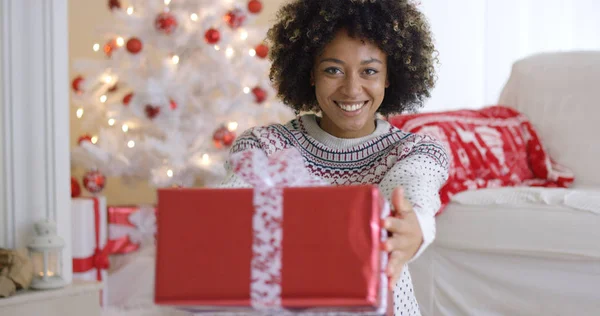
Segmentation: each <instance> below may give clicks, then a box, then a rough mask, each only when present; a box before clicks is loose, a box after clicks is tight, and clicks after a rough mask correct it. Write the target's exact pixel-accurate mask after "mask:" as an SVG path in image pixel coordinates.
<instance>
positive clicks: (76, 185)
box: [71, 177, 81, 198]
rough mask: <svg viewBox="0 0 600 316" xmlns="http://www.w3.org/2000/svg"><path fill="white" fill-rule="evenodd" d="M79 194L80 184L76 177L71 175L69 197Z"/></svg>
mask: <svg viewBox="0 0 600 316" xmlns="http://www.w3.org/2000/svg"><path fill="white" fill-rule="evenodd" d="M80 195H81V186H80V185H79V182H77V179H75V178H74V177H71V197H72V198H76V197H78V196H80Z"/></svg>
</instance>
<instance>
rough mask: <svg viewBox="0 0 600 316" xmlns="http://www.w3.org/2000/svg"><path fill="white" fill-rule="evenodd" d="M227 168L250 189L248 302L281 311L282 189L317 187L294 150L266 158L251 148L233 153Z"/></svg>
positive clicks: (261, 307)
mask: <svg viewBox="0 0 600 316" xmlns="http://www.w3.org/2000/svg"><path fill="white" fill-rule="evenodd" d="M231 165H232V167H233V170H234V172H235V173H236V174H237V176H238V177H240V178H242V179H243V180H244V181H246V182H247V183H248V184H250V185H252V186H253V187H254V196H253V204H254V215H253V218H252V229H253V240H252V253H253V254H252V262H251V274H250V276H251V281H250V300H251V304H252V307H254V308H255V309H257V310H262V311H268V310H271V311H277V310H280V308H281V240H282V237H283V188H284V187H297V186H320V185H326V183H325V182H324V181H323V180H321V179H318V178H315V177H313V176H311V174H310V173H309V172H308V170H307V169H306V168H305V166H304V159H303V158H302V156H301V154H300V153H299V152H298V151H297V150H296V149H295V148H290V149H286V150H283V151H279V152H276V153H274V154H272V155H271V156H270V157H267V156H266V154H265V153H264V152H263V151H262V150H258V149H252V150H247V151H243V152H239V153H236V154H233V155H232V156H231Z"/></svg>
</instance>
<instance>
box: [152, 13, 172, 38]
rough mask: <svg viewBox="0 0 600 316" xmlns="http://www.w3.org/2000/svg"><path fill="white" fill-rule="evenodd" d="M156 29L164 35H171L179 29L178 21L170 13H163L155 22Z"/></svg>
mask: <svg viewBox="0 0 600 316" xmlns="http://www.w3.org/2000/svg"><path fill="white" fill-rule="evenodd" d="M154 27H156V29H157V30H158V31H160V32H162V33H164V34H167V35H168V34H171V33H173V31H175V29H176V28H177V19H175V16H174V15H173V14H171V13H169V12H162V13H161V14H159V15H158V16H157V17H156V19H155V20H154Z"/></svg>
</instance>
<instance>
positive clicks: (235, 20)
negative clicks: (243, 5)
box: [223, 9, 246, 29]
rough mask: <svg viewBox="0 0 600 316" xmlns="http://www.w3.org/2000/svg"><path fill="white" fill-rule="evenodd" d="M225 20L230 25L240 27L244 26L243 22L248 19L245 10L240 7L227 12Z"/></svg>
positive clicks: (234, 27) (235, 27)
mask: <svg viewBox="0 0 600 316" xmlns="http://www.w3.org/2000/svg"><path fill="white" fill-rule="evenodd" d="M223 20H225V22H226V23H227V25H229V27H231V28H233V29H237V28H238V27H240V26H242V24H244V21H245V20H246V15H245V14H244V11H242V10H240V9H233V10H231V11H229V12H227V14H225V16H224V17H223Z"/></svg>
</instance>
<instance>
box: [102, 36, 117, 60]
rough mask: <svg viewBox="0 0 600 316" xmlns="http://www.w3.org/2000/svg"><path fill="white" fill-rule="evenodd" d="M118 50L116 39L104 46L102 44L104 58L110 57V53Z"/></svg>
mask: <svg viewBox="0 0 600 316" xmlns="http://www.w3.org/2000/svg"><path fill="white" fill-rule="evenodd" d="M118 48H119V45H118V44H117V40H116V39H111V40H109V41H108V42H106V44H104V54H106V57H111V56H112V53H113V52H114V51H115V50H117V49H118Z"/></svg>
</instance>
